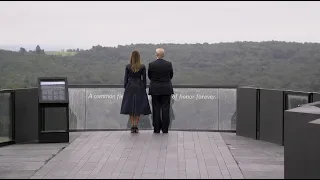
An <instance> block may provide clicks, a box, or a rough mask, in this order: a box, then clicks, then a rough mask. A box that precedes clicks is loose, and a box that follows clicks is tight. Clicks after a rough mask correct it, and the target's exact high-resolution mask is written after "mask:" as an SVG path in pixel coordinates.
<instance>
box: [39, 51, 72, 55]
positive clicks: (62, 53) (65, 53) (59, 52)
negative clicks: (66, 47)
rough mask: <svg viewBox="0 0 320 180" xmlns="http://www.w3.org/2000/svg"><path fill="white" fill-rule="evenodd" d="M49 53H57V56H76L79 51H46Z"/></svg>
mask: <svg viewBox="0 0 320 180" xmlns="http://www.w3.org/2000/svg"><path fill="white" fill-rule="evenodd" d="M45 53H46V54H47V55H57V56H74V55H75V54H77V52H62V51H46V52H45Z"/></svg>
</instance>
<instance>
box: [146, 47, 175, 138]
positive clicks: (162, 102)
mask: <svg viewBox="0 0 320 180" xmlns="http://www.w3.org/2000/svg"><path fill="white" fill-rule="evenodd" d="M156 57H157V60H155V61H153V62H151V63H149V68H148V77H149V79H150V87H149V95H151V96H152V113H153V114H152V117H153V128H154V133H160V130H162V132H163V133H168V129H169V124H170V100H171V95H172V94H173V88H172V83H171V79H172V77H173V68H172V64H171V62H169V61H166V60H164V59H163V57H164V50H163V49H162V48H158V49H156Z"/></svg>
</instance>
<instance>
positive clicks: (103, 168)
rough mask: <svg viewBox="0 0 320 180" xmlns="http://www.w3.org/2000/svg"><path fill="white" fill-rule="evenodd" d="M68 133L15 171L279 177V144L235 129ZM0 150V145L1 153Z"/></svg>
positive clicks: (64, 174) (75, 176)
mask: <svg viewBox="0 0 320 180" xmlns="http://www.w3.org/2000/svg"><path fill="white" fill-rule="evenodd" d="M72 137H74V138H72V140H74V141H72V142H71V143H70V144H69V145H68V146H67V147H65V148H64V149H63V150H62V151H60V152H59V153H58V154H57V155H56V156H54V157H53V158H51V160H50V161H49V162H47V163H46V164H45V165H43V164H44V163H45V161H44V163H43V164H39V166H42V167H41V168H40V169H39V167H38V169H39V170H38V171H37V172H35V171H36V170H34V171H33V173H31V171H30V172H29V174H25V175H24V176H15V177H17V178H28V177H30V178H32V179H36V178H37V179H40V178H42V179H52V178H55V179H65V178H69V179H72V178H73V179H85V178H90V179H94V178H96V179H107V178H114V179H115V178H118V179H128V178H135V179H140V178H141V179H146V178H151V179H163V178H165V179H166V178H171V179H177V178H179V179H185V178H192V179H197V178H203V179H208V178H210V179H222V178H225V179H231V178H233V179H234V178H237V179H243V178H283V147H281V146H277V145H274V144H270V143H264V142H261V141H255V140H250V139H247V138H242V137H238V136H236V135H235V134H234V133H215V132H183V131H170V132H169V134H153V133H152V131H141V132H140V133H139V134H130V133H129V132H128V131H113V132H110V131H104V132H83V133H72ZM14 146H15V147H17V148H18V146H16V145H14ZM19 146H20V148H21V147H22V146H24V147H29V148H31V147H32V148H31V149H32V152H33V153H35V152H39V151H35V149H36V148H39V147H40V146H42V147H43V148H44V147H49V146H52V147H51V148H52V152H53V149H54V150H58V149H59V147H60V149H61V147H62V146H64V144H60V145H57V144H51V145H46V144H42V145H41V144H40V145H39V144H37V145H19ZM54 146H56V148H54ZM12 147H13V146H12ZM4 148H10V146H8V147H4ZM49 149H50V148H49ZM3 151H4V150H3V148H0V153H1V152H3ZM40 152H41V151H40ZM53 153H54V152H53ZM39 158H40V157H39ZM44 159H46V158H44ZM30 161H33V160H32V159H30ZM0 165H1V166H0V178H13V177H14V176H8V175H4V174H1V169H2V166H3V163H2V161H1V156H0ZM31 167H32V166H31ZM34 169H36V168H34ZM273 171H275V173H273ZM16 173H18V172H16ZM11 174H14V173H11ZM1 175H2V176H1ZM27 176H28V177H27Z"/></svg>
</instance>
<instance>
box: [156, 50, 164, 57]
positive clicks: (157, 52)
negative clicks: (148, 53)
mask: <svg viewBox="0 0 320 180" xmlns="http://www.w3.org/2000/svg"><path fill="white" fill-rule="evenodd" d="M156 56H157V58H158V59H161V58H163V57H164V49H163V48H157V49H156Z"/></svg>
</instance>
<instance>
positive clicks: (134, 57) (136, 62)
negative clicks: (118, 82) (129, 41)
mask: <svg viewBox="0 0 320 180" xmlns="http://www.w3.org/2000/svg"><path fill="white" fill-rule="evenodd" d="M130 65H131V70H132V71H133V72H138V71H139V70H140V68H141V59H140V54H139V52H138V51H133V52H132V53H131V60H130Z"/></svg>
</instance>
